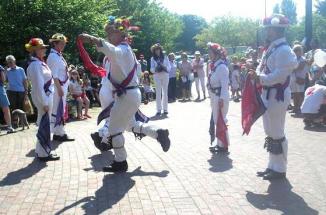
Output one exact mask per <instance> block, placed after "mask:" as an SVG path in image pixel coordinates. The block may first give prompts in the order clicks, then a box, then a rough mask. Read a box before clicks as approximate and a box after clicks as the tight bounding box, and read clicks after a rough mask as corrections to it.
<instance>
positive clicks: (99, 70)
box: [77, 38, 106, 77]
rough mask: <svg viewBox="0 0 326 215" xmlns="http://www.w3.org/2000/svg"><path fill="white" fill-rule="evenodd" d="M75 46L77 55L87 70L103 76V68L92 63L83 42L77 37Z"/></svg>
mask: <svg viewBox="0 0 326 215" xmlns="http://www.w3.org/2000/svg"><path fill="white" fill-rule="evenodd" d="M77 47H78V50H79V55H80V58H81V59H82V61H83V64H84V67H85V69H87V70H89V71H90V72H91V73H93V74H95V75H98V76H100V77H104V76H105V73H106V72H105V69H104V68H102V67H100V66H97V65H96V64H94V63H93V61H92V60H91V58H90V57H89V55H88V53H87V51H86V50H85V48H84V44H83V42H82V40H81V39H80V38H77Z"/></svg>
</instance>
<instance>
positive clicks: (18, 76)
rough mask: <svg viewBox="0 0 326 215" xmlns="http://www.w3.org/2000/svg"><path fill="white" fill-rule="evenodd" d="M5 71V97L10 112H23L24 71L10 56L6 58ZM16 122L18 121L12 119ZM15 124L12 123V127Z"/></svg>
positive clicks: (24, 95)
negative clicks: (7, 99)
mask: <svg viewBox="0 0 326 215" xmlns="http://www.w3.org/2000/svg"><path fill="white" fill-rule="evenodd" d="M6 62H7V65H8V69H7V74H6V75H7V80H8V87H7V95H8V98H9V101H10V109H11V111H13V110H15V109H20V110H23V106H24V100H25V99H26V98H27V93H28V87H27V77H26V74H25V70H24V69H23V68H21V67H19V66H17V65H16V59H15V57H14V56H12V55H8V56H7V57H6ZM12 120H13V121H17V120H18V119H12ZM15 124H17V123H14V125H15Z"/></svg>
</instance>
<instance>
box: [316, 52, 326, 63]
mask: <svg viewBox="0 0 326 215" xmlns="http://www.w3.org/2000/svg"><path fill="white" fill-rule="evenodd" d="M314 62H315V64H316V65H317V66H319V67H324V66H325V65H326V52H324V51H323V50H321V49H317V50H316V52H315V55H314Z"/></svg>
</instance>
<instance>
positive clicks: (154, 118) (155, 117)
mask: <svg viewBox="0 0 326 215" xmlns="http://www.w3.org/2000/svg"><path fill="white" fill-rule="evenodd" d="M166 118H168V116H167V115H160V116H156V115H155V116H152V117H150V121H158V120H163V119H166Z"/></svg>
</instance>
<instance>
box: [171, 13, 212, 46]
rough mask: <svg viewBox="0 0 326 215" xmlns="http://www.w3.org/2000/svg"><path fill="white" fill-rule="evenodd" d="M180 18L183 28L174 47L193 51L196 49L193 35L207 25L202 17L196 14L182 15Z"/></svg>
mask: <svg viewBox="0 0 326 215" xmlns="http://www.w3.org/2000/svg"><path fill="white" fill-rule="evenodd" d="M181 19H182V22H183V24H184V30H183V32H182V34H181V35H180V36H179V38H178V40H177V44H176V48H177V49H180V50H183V51H192V52H193V51H195V49H196V41H195V39H194V37H195V36H196V35H197V34H199V33H200V32H201V31H202V30H203V29H204V28H206V27H207V22H206V20H205V19H204V18H202V17H199V16H196V15H183V16H182V17H181Z"/></svg>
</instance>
